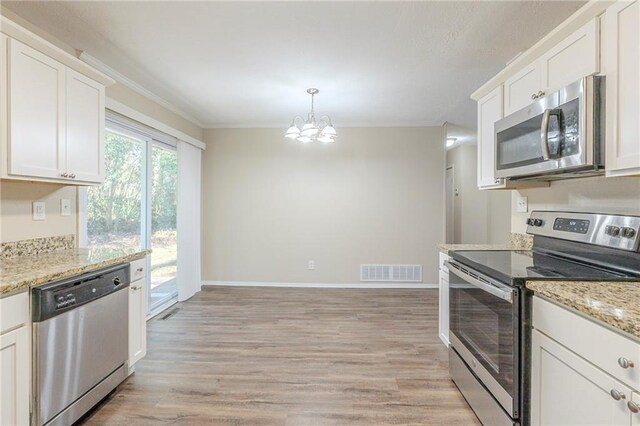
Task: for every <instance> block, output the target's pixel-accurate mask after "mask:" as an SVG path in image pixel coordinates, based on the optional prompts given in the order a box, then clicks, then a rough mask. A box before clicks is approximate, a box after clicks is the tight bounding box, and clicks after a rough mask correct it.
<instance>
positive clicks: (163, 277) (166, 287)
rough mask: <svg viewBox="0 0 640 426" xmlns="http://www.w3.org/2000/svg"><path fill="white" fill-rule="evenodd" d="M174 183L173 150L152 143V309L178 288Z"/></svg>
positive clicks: (176, 170)
mask: <svg viewBox="0 0 640 426" xmlns="http://www.w3.org/2000/svg"><path fill="white" fill-rule="evenodd" d="M177 184H178V159H177V155H176V151H175V150H171V149H167V148H164V147H161V146H158V145H155V144H154V145H153V146H152V148H151V248H152V249H153V252H152V254H151V291H150V292H149V295H150V303H149V306H150V310H151V311H153V310H154V309H155V308H156V307H158V306H159V305H162V304H163V303H164V302H166V301H168V300H169V299H171V298H172V297H175V296H176V294H177V292H178V288H177V285H176V279H175V278H176V270H177V259H178V251H177V247H178V245H177V240H176V237H177V233H176V227H177V222H176V212H177V204H176V202H177Z"/></svg>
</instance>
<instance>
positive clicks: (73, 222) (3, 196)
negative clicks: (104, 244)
mask: <svg viewBox="0 0 640 426" xmlns="http://www.w3.org/2000/svg"><path fill="white" fill-rule="evenodd" d="M76 191H77V189H76V187H73V186H63V185H54V184H48V183H33V182H11V181H2V182H1V183H0V200H1V201H0V243H6V242H9V241H20V240H27V239H30V238H40V237H54V236H58V235H68V234H74V235H75V234H76V231H77V214H76V198H77V196H76ZM63 198H64V199H68V200H69V201H71V215H70V216H61V215H60V200H61V199H63ZM34 201H41V202H44V203H45V208H46V219H45V220H43V221H34V220H32V219H33V215H32V202H34Z"/></svg>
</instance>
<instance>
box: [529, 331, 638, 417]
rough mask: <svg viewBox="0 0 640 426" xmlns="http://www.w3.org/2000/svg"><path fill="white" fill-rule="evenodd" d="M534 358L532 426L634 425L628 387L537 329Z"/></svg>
mask: <svg viewBox="0 0 640 426" xmlns="http://www.w3.org/2000/svg"><path fill="white" fill-rule="evenodd" d="M531 357H532V365H533V370H532V381H531V424H532V425H541V426H542V425H612V426H613V425H629V424H631V412H630V411H629V408H628V407H627V401H629V400H630V399H631V389H629V388H628V387H627V386H625V385H623V384H622V383H620V382H619V381H617V380H615V379H614V378H613V377H611V376H609V375H608V374H606V373H604V372H603V371H602V370H600V369H599V368H597V367H596V366H594V365H592V364H591V363H589V362H587V361H585V360H584V359H582V358H580V357H579V356H578V355H576V354H574V353H573V352H571V351H569V350H568V349H566V348H565V347H563V346H562V345H560V344H559V343H557V342H556V341H554V340H552V339H550V338H549V337H547V336H545V335H544V334H542V333H540V332H539V331H537V330H534V331H533V336H532V354H531ZM612 395H615V396H616V397H618V398H619V399H617V400H616V399H614V396H612Z"/></svg>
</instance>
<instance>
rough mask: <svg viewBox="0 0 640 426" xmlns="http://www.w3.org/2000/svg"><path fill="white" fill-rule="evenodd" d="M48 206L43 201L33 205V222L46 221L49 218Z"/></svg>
mask: <svg viewBox="0 0 640 426" xmlns="http://www.w3.org/2000/svg"><path fill="white" fill-rule="evenodd" d="M45 206H46V204H45V203H43V202H41V201H35V202H34V203H33V220H44V219H45V218H46V217H47V212H46V207H45Z"/></svg>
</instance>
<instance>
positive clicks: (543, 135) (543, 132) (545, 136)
mask: <svg viewBox="0 0 640 426" xmlns="http://www.w3.org/2000/svg"><path fill="white" fill-rule="evenodd" d="M550 117H551V110H550V109H546V110H545V111H544V114H542V125H541V127H540V148H542V159H543V160H544V161H548V160H550V155H549V118H550Z"/></svg>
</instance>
